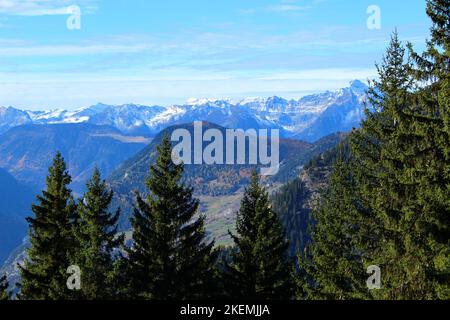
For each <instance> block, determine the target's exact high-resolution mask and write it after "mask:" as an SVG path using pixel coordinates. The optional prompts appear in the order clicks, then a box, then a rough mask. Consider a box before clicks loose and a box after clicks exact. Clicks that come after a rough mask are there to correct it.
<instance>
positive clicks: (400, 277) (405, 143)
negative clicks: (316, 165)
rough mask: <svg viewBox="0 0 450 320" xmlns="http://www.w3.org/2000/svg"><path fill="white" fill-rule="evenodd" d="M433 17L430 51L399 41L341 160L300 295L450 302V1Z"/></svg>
mask: <svg viewBox="0 0 450 320" xmlns="http://www.w3.org/2000/svg"><path fill="white" fill-rule="evenodd" d="M427 13H428V15H429V16H430V18H431V20H432V28H431V37H430V39H429V40H428V41H427V49H426V51H425V52H424V53H423V54H420V55H419V54H418V53H416V52H415V51H414V48H413V47H412V45H411V44H408V46H407V48H405V47H404V46H403V45H402V43H401V42H400V40H399V38H398V35H397V32H395V33H394V34H393V36H392V40H391V43H390V45H389V47H388V49H387V52H386V54H385V56H384V58H383V61H382V63H381V64H380V65H377V69H378V74H379V79H378V80H377V81H372V82H371V85H370V89H369V92H368V95H369V103H370V110H371V111H369V108H367V111H366V119H365V121H363V123H362V127H361V129H358V130H354V131H353V132H352V133H351V134H350V136H349V138H348V139H349V140H348V141H349V147H348V150H345V149H342V150H340V152H339V154H338V156H337V160H336V162H335V165H334V170H333V174H332V176H331V177H330V179H329V186H328V190H327V192H326V193H325V194H324V196H323V197H322V199H321V202H320V206H319V208H318V209H317V210H316V211H315V213H314V220H315V228H314V232H313V236H312V244H311V245H310V246H309V247H308V248H307V249H306V250H305V252H304V253H303V254H302V255H301V257H300V261H299V265H300V267H301V269H302V275H303V276H302V277H300V278H299V281H300V283H299V288H300V289H301V292H299V293H298V294H299V295H300V296H302V297H304V298H313V299H450V229H449V228H450V72H449V71H450V1H449V0H432V1H428V3H427ZM371 266H372V267H371ZM369 267H371V268H370V269H371V270H377V271H376V272H377V273H379V276H380V278H379V280H381V281H380V283H379V285H377V288H373V290H369V289H368V287H367V286H366V279H367V278H368V274H366V270H367V268H369ZM369 271H370V270H369Z"/></svg>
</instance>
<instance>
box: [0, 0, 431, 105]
mask: <svg viewBox="0 0 450 320" xmlns="http://www.w3.org/2000/svg"><path fill="white" fill-rule="evenodd" d="M72 5H76V6H78V7H79V8H80V10H81V25H80V26H81V28H80V29H79V30H69V29H68V28H67V25H66V21H67V19H68V18H69V17H70V15H68V14H67V8H68V7H69V6H72ZM370 5H377V6H378V7H379V8H380V10H381V29H375V30H370V29H368V27H367V23H366V22H367V19H368V18H369V14H368V13H367V8H368V7H369V6H370ZM394 28H397V29H398V31H399V33H400V37H401V38H402V39H403V40H405V41H411V42H412V43H413V44H414V45H415V46H416V47H417V48H418V49H419V50H420V49H422V48H423V44H424V41H425V38H426V37H427V34H428V28H429V21H428V18H427V17H426V14H425V0H395V1H393V0H370V1H366V0H189V1H187V0H164V1H159V0H78V1H76V0H73V1H72V0H0V105H3V106H9V105H13V106H16V107H20V108H26V109H48V108H79V107H84V106H89V105H92V104H95V103H97V102H103V103H110V104H123V103H140V104H146V105H153V104H161V105H168V104H172V103H183V102H184V101H186V100H187V99H188V98H191V97H197V98H241V97H249V96H262V97H266V96H272V95H279V96H283V97H286V98H296V97H300V96H303V95H305V94H308V93H312V92H318V91H323V90H332V89H337V88H340V87H344V86H346V85H347V83H348V82H349V81H350V80H352V79H355V78H359V79H361V80H365V79H367V78H372V77H374V76H375V68H374V62H375V61H379V60H380V59H381V55H382V54H383V52H384V49H385V47H386V45H387V43H388V41H389V36H390V33H391V32H392V30H393V29H394Z"/></svg>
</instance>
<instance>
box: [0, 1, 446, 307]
mask: <svg viewBox="0 0 450 320" xmlns="http://www.w3.org/2000/svg"><path fill="white" fill-rule="evenodd" d="M427 14H428V16H429V17H430V19H431V21H432V28H431V30H430V38H429V40H428V42H427V49H426V51H425V52H423V53H418V52H416V51H415V49H414V48H413V46H412V45H411V44H406V45H405V44H403V43H402V42H401V40H400V37H399V35H398V34H397V32H394V33H393V35H392V39H391V42H390V44H389V46H388V48H387V50H386V53H385V55H384V57H383V59H382V61H381V63H380V64H378V65H377V70H378V75H379V77H378V78H377V80H373V81H371V83H370V89H369V91H368V96H369V101H368V107H367V108H366V117H365V120H364V121H363V123H362V124H361V128H359V129H355V130H353V131H352V132H351V133H350V134H349V135H348V137H347V138H346V140H345V142H343V143H342V144H341V145H340V146H339V147H338V148H335V149H333V150H332V151H329V152H327V153H325V154H323V155H322V156H321V157H319V158H316V159H314V160H313V161H311V163H310V164H308V166H307V167H306V168H305V170H306V171H305V170H304V171H303V172H309V173H310V174H309V177H310V178H311V177H313V178H316V179H318V180H320V181H324V180H325V181H326V183H324V184H323V185H322V187H323V188H320V191H319V193H320V196H318V195H317V193H316V194H315V195H312V194H311V190H310V189H309V188H308V187H307V181H305V179H301V178H298V179H295V180H293V181H292V182H290V183H289V184H287V185H286V186H284V187H283V188H281V189H280V190H279V191H278V192H277V194H275V195H274V196H273V197H272V198H271V197H270V196H269V193H268V191H267V190H266V189H265V188H264V187H263V186H262V184H261V182H260V178H259V177H258V175H257V173H256V171H253V173H252V174H251V177H250V179H249V182H248V185H247V187H246V190H245V193H244V196H243V199H242V201H241V205H240V210H239V212H238V214H237V220H236V231H235V233H231V232H230V234H231V238H232V240H233V246H232V248H220V247H219V248H218V247H216V246H215V244H214V241H209V240H207V239H208V238H207V236H206V232H205V225H204V219H205V217H204V216H202V215H198V214H197V213H198V207H199V200H197V199H196V198H195V197H194V195H193V191H192V188H190V187H189V186H188V185H186V184H184V183H182V174H183V170H184V166H183V165H182V164H180V165H176V164H174V163H173V162H172V159H171V153H172V152H171V151H172V150H171V148H172V147H171V144H170V140H169V138H168V137H167V136H166V137H165V138H164V139H162V141H161V143H160V145H159V146H158V148H157V152H156V153H157V157H156V163H155V164H154V165H153V166H151V168H150V172H149V173H148V178H147V180H146V188H147V191H148V192H147V193H148V196H147V197H143V196H142V195H141V193H139V192H137V193H136V195H135V199H134V214H133V216H132V218H131V226H132V238H133V244H132V245H131V246H129V245H128V246H127V245H125V239H124V235H121V234H120V233H118V232H117V223H118V220H119V216H120V211H118V210H116V211H114V210H115V208H112V206H111V202H112V198H113V194H112V192H111V191H110V190H109V189H108V185H107V184H106V183H105V181H103V180H102V178H101V176H100V172H99V171H98V170H96V171H95V172H94V174H93V176H92V177H91V179H90V181H89V182H88V183H87V191H86V193H85V194H84V196H83V197H82V198H81V199H78V200H77V199H74V196H73V195H72V192H71V190H70V189H69V188H68V185H69V184H70V182H71V177H70V175H69V173H68V171H67V168H66V163H65V161H64V159H63V158H62V156H61V155H60V154H57V155H56V157H55V158H54V161H53V165H52V166H51V167H50V168H49V172H48V176H47V180H46V189H45V190H44V191H43V192H42V194H41V195H39V196H38V198H37V199H38V203H37V204H36V205H33V208H32V210H33V213H34V216H33V217H29V218H27V221H28V223H29V237H30V241H31V247H30V248H29V250H28V258H27V260H26V261H25V263H24V264H23V265H21V266H20V273H21V281H20V283H19V284H18V292H17V294H15V295H14V298H15V299H19V300H66V299H67V300H71V299H81V300H96V299H103V300H105V299H152V300H176V299H182V300H185V299H190V300H192V299H205V298H217V297H221V298H223V297H233V298H240V299H261V300H276V299H285V300H286V299H332V300H340V299H383V300H384V299H388V300H403V299H446V300H448V299H450V0H430V1H428V2H427ZM369 105H370V107H369ZM323 168H330V170H321V169H323ZM308 170H309V171H308ZM68 268H69V270H75V271H74V272H71V273H73V274H74V275H75V276H76V273H77V272H76V270H77V268H78V269H79V271H81V279H82V280H81V284H80V285H79V286H77V280H76V277H75V278H73V279H74V282H73V283H72V285H73V286H70V285H68V284H69V283H68V273H67V271H68ZM368 270H369V273H368ZM370 270H375V273H377V272H379V273H380V275H379V276H380V279H379V280H380V283H379V284H378V285H375V287H373V286H370V285H369V281H368V278H370V275H371V272H370ZM6 280H7V279H6V278H5V277H0V300H7V299H11V298H12V297H13V295H11V294H10V293H9V292H8V286H7V283H6ZM69 288H71V289H69Z"/></svg>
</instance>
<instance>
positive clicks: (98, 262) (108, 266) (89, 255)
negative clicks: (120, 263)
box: [74, 169, 124, 300]
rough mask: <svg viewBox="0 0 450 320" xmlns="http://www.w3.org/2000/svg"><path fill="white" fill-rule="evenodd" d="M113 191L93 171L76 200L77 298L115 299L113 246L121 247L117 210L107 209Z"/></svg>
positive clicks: (97, 171)
mask: <svg viewBox="0 0 450 320" xmlns="http://www.w3.org/2000/svg"><path fill="white" fill-rule="evenodd" d="M112 198H113V192H112V191H110V190H108V188H107V186H106V183H105V181H102V180H101V176H100V171H99V170H98V169H95V170H94V173H93V175H92V178H91V179H90V181H88V183H87V192H86V193H85V195H84V197H83V199H81V200H80V201H79V202H78V207H77V210H78V222H77V225H76V226H75V228H74V233H75V236H76V240H77V242H78V243H77V246H78V247H77V252H76V253H75V262H76V265H78V266H79V267H80V269H81V272H82V286H81V291H80V298H81V299H88V300H100V299H113V298H115V291H116V289H117V288H114V283H115V279H114V277H115V266H114V263H115V261H114V260H115V259H114V257H113V253H114V252H113V251H114V249H118V248H120V247H122V244H123V241H124V236H123V235H121V236H118V235H117V221H118V219H119V215H120V210H119V209H118V210H117V211H116V212H115V213H114V214H112V213H110V212H109V211H108V209H109V206H110V204H111V201H112Z"/></svg>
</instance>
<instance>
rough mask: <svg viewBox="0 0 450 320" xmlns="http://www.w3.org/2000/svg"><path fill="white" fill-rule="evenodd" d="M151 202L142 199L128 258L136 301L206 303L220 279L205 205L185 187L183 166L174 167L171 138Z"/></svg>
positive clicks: (153, 180) (151, 184) (161, 155)
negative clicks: (201, 212) (216, 276)
mask: <svg viewBox="0 0 450 320" xmlns="http://www.w3.org/2000/svg"><path fill="white" fill-rule="evenodd" d="M157 152H158V157H157V160H156V165H154V166H151V168H150V170H151V172H150V176H149V178H148V180H147V187H148V191H149V195H148V197H147V200H146V201H145V200H143V199H142V197H141V196H140V195H139V194H137V197H136V198H137V200H136V202H137V203H136V207H135V210H134V217H133V218H132V221H131V223H132V231H133V246H132V248H131V249H130V250H129V252H128V264H129V268H128V275H129V278H130V288H131V296H132V297H137V298H141V299H154V300H171V299H198V298H206V297H208V296H209V295H210V294H211V293H212V290H211V285H212V280H213V279H212V278H213V275H214V260H215V256H216V254H215V252H214V251H213V246H214V242H207V240H206V234H205V228H204V217H203V216H200V217H196V214H197V209H198V206H199V201H198V200H197V199H195V198H193V196H192V189H191V188H187V187H185V186H184V185H183V184H182V183H181V179H182V174H183V164H179V165H177V164H174V162H173V161H172V147H171V143H170V139H169V137H168V136H167V135H166V136H164V138H163V140H162V142H161V144H160V145H159V146H158V148H157Z"/></svg>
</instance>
